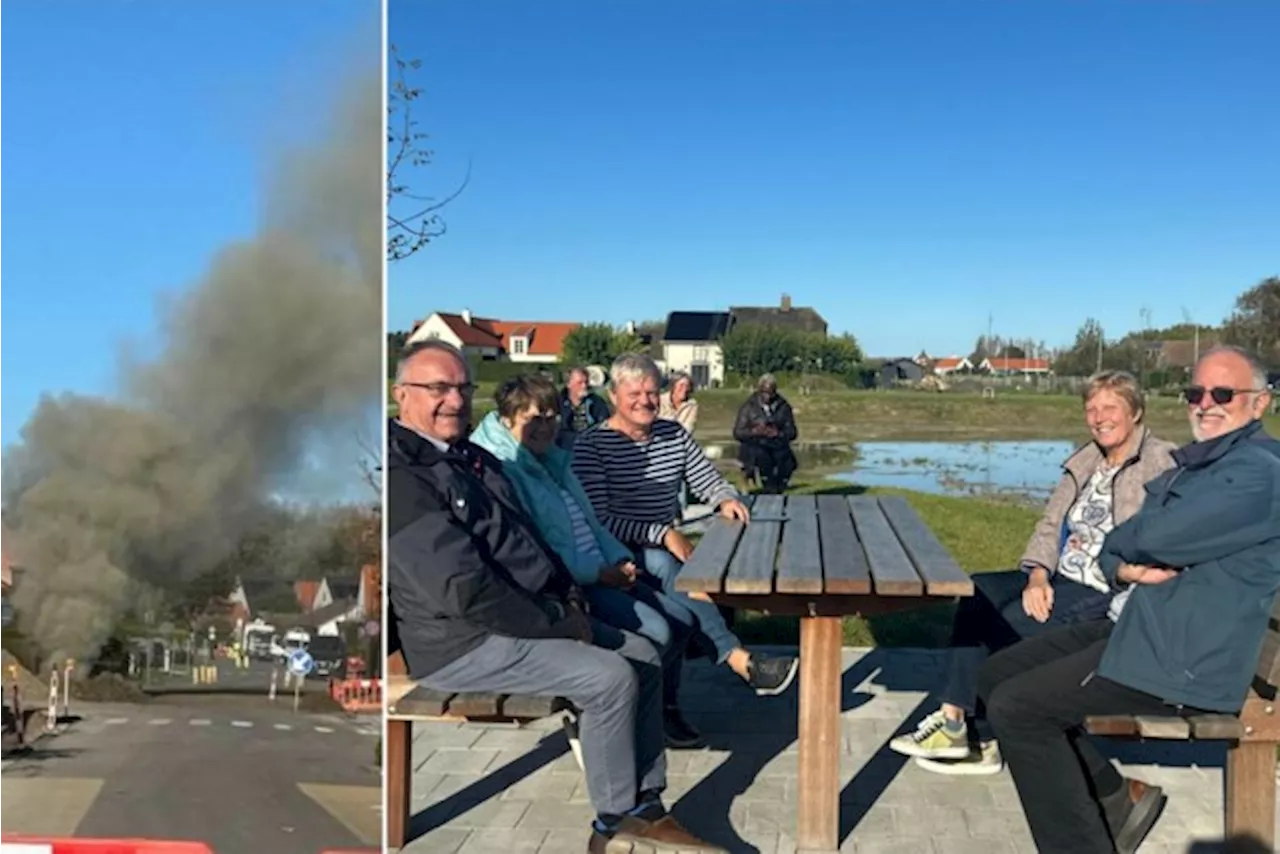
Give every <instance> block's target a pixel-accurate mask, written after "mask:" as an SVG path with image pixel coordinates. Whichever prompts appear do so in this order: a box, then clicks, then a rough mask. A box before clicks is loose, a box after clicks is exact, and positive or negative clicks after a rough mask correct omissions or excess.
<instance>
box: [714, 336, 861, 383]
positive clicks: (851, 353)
mask: <svg viewBox="0 0 1280 854" xmlns="http://www.w3.org/2000/svg"><path fill="white" fill-rule="evenodd" d="M720 350H721V352H722V353H723V355H724V366H725V370H727V371H730V372H732V373H737V374H744V375H746V376H759V375H760V374H765V373H783V372H800V373H817V374H848V373H849V372H850V371H852V370H854V369H855V368H857V367H858V366H859V365H860V364H861V363H862V348H861V347H859V346H858V342H857V340H856V339H855V338H854V337H853V336H852V335H849V334H847V333H846V334H844V335H835V336H831V337H827V336H825V335H821V334H817V333H806V332H798V331H796V330H792V329H783V328H778V327H775V326H760V325H756V324H740V325H738V326H735V327H734V328H733V329H731V330H730V331H729V332H727V333H726V334H725V335H724V337H723V338H721V339H720Z"/></svg>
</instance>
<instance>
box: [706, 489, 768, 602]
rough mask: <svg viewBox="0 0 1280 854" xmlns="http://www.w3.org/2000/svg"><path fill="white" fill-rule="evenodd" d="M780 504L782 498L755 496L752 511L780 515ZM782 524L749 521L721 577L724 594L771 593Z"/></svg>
mask: <svg viewBox="0 0 1280 854" xmlns="http://www.w3.org/2000/svg"><path fill="white" fill-rule="evenodd" d="M783 504H784V500H783V497H782V496H781V495H757V496H756V500H755V503H754V504H752V505H751V512H752V513H759V514H761V515H762V516H781V515H782V511H783ZM782 524H783V523H782V522H752V523H750V524H749V525H747V530H746V531H744V532H743V534H742V539H741V541H740V542H739V543H738V548H737V551H735V552H734V553H733V560H731V561H730V562H729V572H728V574H726V575H725V578H724V592H725V593H771V592H773V572H774V564H775V561H776V560H777V554H778V538H779V537H780V536H781V535H782ZM681 574H682V575H683V574H684V573H683V572H681Z"/></svg>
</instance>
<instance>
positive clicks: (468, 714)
mask: <svg viewBox="0 0 1280 854" xmlns="http://www.w3.org/2000/svg"><path fill="white" fill-rule="evenodd" d="M502 698H503V695H502V694H487V693H482V692H478V691H477V692H472V693H467V694H454V695H453V698H452V699H450V700H449V709H448V712H449V714H451V715H457V716H458V717H460V718H496V717H499V716H501V715H502Z"/></svg>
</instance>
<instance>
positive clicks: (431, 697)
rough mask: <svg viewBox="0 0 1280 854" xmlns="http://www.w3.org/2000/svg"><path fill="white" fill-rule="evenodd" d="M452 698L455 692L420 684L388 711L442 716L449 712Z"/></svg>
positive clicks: (395, 713)
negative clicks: (432, 688)
mask: <svg viewBox="0 0 1280 854" xmlns="http://www.w3.org/2000/svg"><path fill="white" fill-rule="evenodd" d="M451 699H453V694H451V693H449V692H447V691H433V690H431V689H430V688H426V687H424V686H422V685H419V686H417V687H416V688H413V689H412V690H410V691H407V692H405V694H404V695H403V696H402V697H400V698H399V699H398V700H395V701H394V702H393V703H391V704H390V708H389V709H388V710H387V711H388V714H393V715H406V716H420V717H432V718H434V717H440V716H441V715H444V714H446V713H447V712H448V709H449V701H450V700H451Z"/></svg>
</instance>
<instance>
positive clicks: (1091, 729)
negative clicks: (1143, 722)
mask: <svg viewBox="0 0 1280 854" xmlns="http://www.w3.org/2000/svg"><path fill="white" fill-rule="evenodd" d="M1084 728H1085V732H1087V733H1089V734H1090V735H1100V736H1113V737H1117V738H1126V737H1129V736H1134V735H1137V734H1138V723H1137V721H1135V720H1134V719H1133V717H1132V716H1130V715H1094V716H1091V717H1088V718H1085V721H1084Z"/></svg>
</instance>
